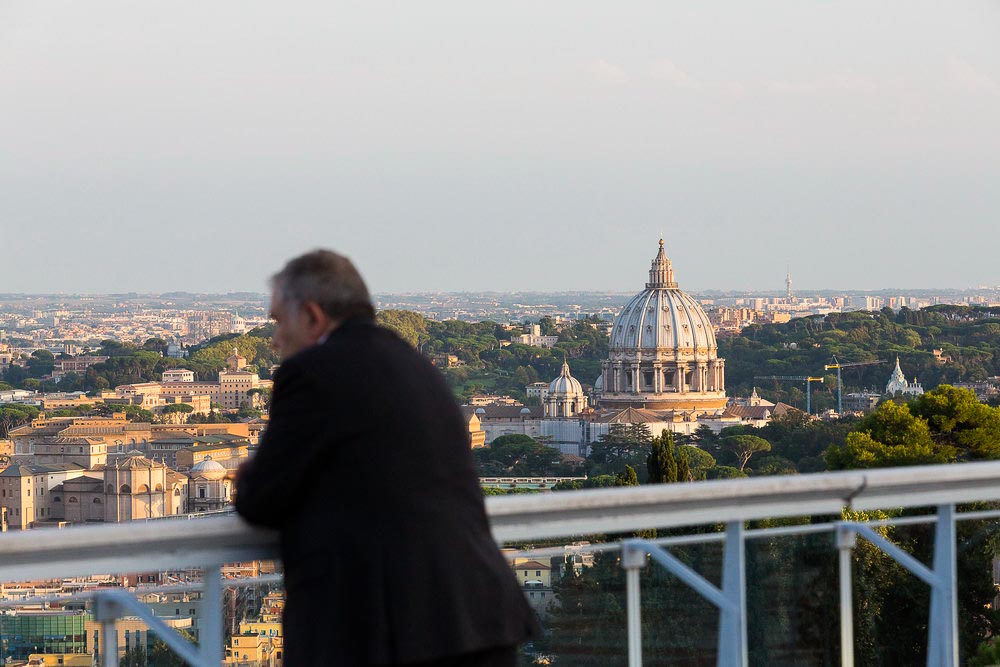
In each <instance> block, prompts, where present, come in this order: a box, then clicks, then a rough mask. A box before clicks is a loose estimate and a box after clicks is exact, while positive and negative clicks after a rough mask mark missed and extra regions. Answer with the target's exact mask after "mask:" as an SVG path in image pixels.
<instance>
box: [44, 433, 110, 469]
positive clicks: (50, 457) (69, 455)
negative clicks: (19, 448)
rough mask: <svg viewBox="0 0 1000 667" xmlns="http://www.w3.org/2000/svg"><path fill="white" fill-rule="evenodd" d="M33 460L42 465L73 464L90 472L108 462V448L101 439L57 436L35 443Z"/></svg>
mask: <svg viewBox="0 0 1000 667" xmlns="http://www.w3.org/2000/svg"><path fill="white" fill-rule="evenodd" d="M32 460H33V462H34V463H40V464H48V463H51V464H63V463H72V464H76V465H79V466H81V467H82V468H86V469H87V470H90V469H92V468H95V467H97V466H99V465H104V464H105V463H106V462H107V460H108V446H107V444H106V443H105V442H104V440H102V439H101V438H94V437H76V438H72V437H63V436H58V435H57V436H54V437H48V438H44V439H43V440H41V441H40V442H37V443H35V451H34V457H33V459H32Z"/></svg>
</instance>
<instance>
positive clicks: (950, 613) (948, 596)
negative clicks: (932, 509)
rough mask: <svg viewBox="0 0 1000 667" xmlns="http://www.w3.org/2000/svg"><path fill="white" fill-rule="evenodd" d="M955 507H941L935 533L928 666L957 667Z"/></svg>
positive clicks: (939, 507)
mask: <svg viewBox="0 0 1000 667" xmlns="http://www.w3.org/2000/svg"><path fill="white" fill-rule="evenodd" d="M955 537H956V534H955V506H954V505H939V506H938V509H937V528H935V530H934V574H935V575H936V576H937V584H936V585H934V586H932V587H931V617H930V622H929V623H928V633H927V634H928V636H927V664H928V665H933V666H935V667H938V666H940V667H955V666H956V665H958V604H957V600H958V588H957V579H958V563H957V556H956V552H957V548H956V541H955Z"/></svg>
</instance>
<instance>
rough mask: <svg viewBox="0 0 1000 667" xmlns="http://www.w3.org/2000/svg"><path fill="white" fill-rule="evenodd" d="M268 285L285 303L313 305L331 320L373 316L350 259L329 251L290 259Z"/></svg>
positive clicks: (309, 253) (359, 277)
mask: <svg viewBox="0 0 1000 667" xmlns="http://www.w3.org/2000/svg"><path fill="white" fill-rule="evenodd" d="M271 286H272V287H273V288H274V291H275V293H276V294H277V295H278V296H279V297H280V298H281V299H282V300H283V301H284V302H285V303H287V304H299V305H302V304H306V303H309V302H310V301H311V302H314V303H316V304H318V305H319V307H320V308H322V309H323V312H325V313H326V314H327V315H328V316H329V317H330V318H332V319H336V320H343V319H347V318H349V317H357V316H368V317H374V315H375V308H374V306H372V300H371V296H369V294H368V288H367V287H366V286H365V281H364V280H362V278H361V274H360V273H358V270H357V269H356V268H354V264H352V263H351V260H349V259H347V258H346V257H344V256H343V255H338V254H337V253H335V252H333V251H330V250H322V249H320V250H313V251H312V252H307V253H306V254H304V255H300V256H299V257H296V258H295V259H292V260H290V261H289V262H288V264H285V267H284V268H283V269H281V271H279V272H278V273H276V274H274V276H273V277H272V278H271Z"/></svg>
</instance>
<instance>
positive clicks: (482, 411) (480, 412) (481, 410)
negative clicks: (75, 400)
mask: <svg viewBox="0 0 1000 667" xmlns="http://www.w3.org/2000/svg"><path fill="white" fill-rule="evenodd" d="M476 414H477V415H480V416H482V415H485V414H486V408H476Z"/></svg>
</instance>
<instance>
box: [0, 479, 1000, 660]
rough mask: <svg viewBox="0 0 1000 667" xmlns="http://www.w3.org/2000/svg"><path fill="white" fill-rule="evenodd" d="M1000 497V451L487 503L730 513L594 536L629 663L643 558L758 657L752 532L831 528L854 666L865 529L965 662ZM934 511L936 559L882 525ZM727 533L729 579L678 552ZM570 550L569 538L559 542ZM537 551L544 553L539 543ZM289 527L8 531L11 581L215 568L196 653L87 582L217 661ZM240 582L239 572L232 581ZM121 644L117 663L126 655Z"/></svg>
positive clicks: (6, 564) (728, 649)
mask: <svg viewBox="0 0 1000 667" xmlns="http://www.w3.org/2000/svg"><path fill="white" fill-rule="evenodd" d="M994 500H1000V462H986V463H966V464H959V465H939V466H920V467H911V468H893V469H881V470H867V471H850V472H838V473H820V474H812V475H798V476H787V477H763V478H753V479H738V480H717V481H709V482H695V483H689V484H666V485H651V486H641V487H626V488H615V489H590V490H583V491H564V492H557V493H546V494H530V495H518V496H504V497H489V498H487V499H486V506H487V511H488V513H489V516H490V521H491V524H492V527H493V532H494V536H495V537H496V538H497V540H498V541H499V542H504V543H525V542H530V541H532V540H539V539H548V538H561V537H573V536H578V535H589V534H595V533H629V532H632V531H636V530H642V529H648V528H678V527H685V526H696V525H703V524H725V526H726V528H725V531H724V532H723V533H716V534H699V535H691V536H680V537H671V538H665V539H661V540H625V541H623V542H621V543H619V544H613V545H608V544H595V545H592V547H591V548H592V550H594V551H599V550H607V549H621V550H622V565H623V567H624V569H625V577H626V593H627V598H628V604H627V611H628V613H627V616H628V626H629V627H628V645H629V664H630V665H633V666H634V665H640V664H641V662H642V657H641V635H640V634H639V632H640V623H639V621H640V618H639V614H640V606H639V600H640V595H641V592H640V590H639V576H638V575H639V570H640V569H641V568H642V567H646V566H647V564H648V563H649V562H650V561H652V562H654V563H656V564H657V565H659V566H662V567H665V568H667V569H668V570H669V571H670V572H672V573H673V574H675V575H676V576H677V577H679V578H680V579H681V580H682V581H684V582H685V583H686V584H688V585H689V586H691V587H692V588H694V589H695V590H696V591H697V592H699V593H700V594H701V595H703V596H704V597H705V598H706V599H708V600H709V601H710V602H712V603H713V604H715V605H716V606H717V607H718V608H719V612H720V614H719V617H720V624H719V640H718V642H719V653H718V663H719V664H720V665H727V666H728V665H735V666H739V665H745V664H746V663H747V638H746V609H745V605H746V574H745V565H744V553H745V542H746V540H748V539H756V538H758V537H770V536H778V535H793V534H804V533H815V532H822V531H829V532H831V533H832V534H834V535H835V537H836V540H835V542H832V546H835V547H836V548H837V549H839V552H840V575H841V578H840V591H841V599H840V621H841V642H842V651H841V654H842V664H844V665H848V666H849V665H853V650H852V649H853V634H852V633H853V621H852V616H851V613H852V611H851V609H852V607H851V599H850V590H851V567H850V566H851V550H852V548H853V546H854V542H855V540H856V538H857V537H858V536H860V537H862V538H863V539H866V540H868V541H870V542H871V543H872V544H874V545H875V546H877V547H879V548H880V549H882V550H883V551H884V552H885V553H886V554H888V555H889V556H891V557H892V558H894V559H895V560H896V561H897V562H899V563H900V564H901V565H903V566H904V567H906V568H907V569H909V570H910V571H911V572H913V573H914V574H915V575H916V576H918V577H919V578H921V579H922V580H923V581H924V582H926V583H927V584H928V585H929V586H930V587H931V599H932V602H931V611H930V624H929V636H928V639H929V645H928V664H929V665H941V666H945V667H953V666H954V665H956V664H957V646H958V636H957V629H956V604H955V595H956V593H955V580H956V574H955V572H956V564H955V552H956V548H955V522H956V521H958V520H963V519H993V518H998V517H1000V512H968V513H964V514H961V513H956V511H955V505H956V504H961V503H969V502H979V501H994ZM912 507H937V514H936V515H928V516H921V517H910V518H908V519H900V520H894V521H888V522H885V521H883V522H872V523H861V522H848V521H834V522H829V523H823V524H819V525H801V526H784V527H779V528H768V529H757V530H746V529H745V526H744V524H745V522H747V521H753V520H760V519H775V518H782V517H805V516H812V515H837V516H839V515H840V513H841V512H842V511H843V510H844V509H850V510H855V511H860V510H872V509H890V508H912ZM918 522H920V523H935V524H936V526H935V549H934V562H933V565H932V566H931V567H927V566H925V565H923V564H921V563H919V562H917V561H916V560H915V559H913V557H912V556H910V555H909V554H907V553H905V552H904V551H902V550H901V549H899V548H898V547H896V546H895V545H893V544H892V543H890V542H888V541H887V540H885V538H883V537H882V536H881V535H880V534H879V533H877V532H876V531H874V530H872V528H871V526H872V525H873V524H875V523H918ZM710 541H721V542H723V544H724V556H723V577H722V587H721V589H720V588H717V587H715V586H714V585H712V584H711V583H709V582H707V581H706V580H704V579H703V578H702V577H701V576H700V575H698V574H697V573H695V572H694V571H692V570H690V569H689V568H687V566H685V565H684V564H683V563H681V562H680V561H678V560H677V559H676V558H674V557H673V556H672V555H671V554H670V552H669V551H667V550H666V549H665V547H667V546H670V545H672V544H681V543H688V544H690V543H697V542H710ZM559 551H560V552H561V549H560V550H559ZM536 553H537V552H536ZM277 556H278V541H277V535H276V534H274V533H272V532H269V531H263V530H259V529H255V528H252V527H250V526H248V525H247V524H245V523H244V522H243V521H242V520H241V519H240V518H239V517H237V516H231V515H230V516H217V517H211V518H206V519H202V520H199V521H197V522H195V523H192V522H190V521H186V520H176V521H171V520H163V521H156V522H137V523H125V524H109V525H98V526H73V527H68V528H65V529H61V530H56V529H49V530H44V529H40V530H33V531H25V532H21V533H7V534H5V535H3V536H2V537H0V581H24V580H31V579H47V578H61V577H67V576H87V575H93V574H101V573H107V572H149V571H156V570H170V569H178V568H180V567H200V568H204V569H205V575H204V582H203V595H204V596H205V606H206V611H207V613H206V614H205V616H204V621H203V626H202V628H201V631H200V633H199V634H200V635H203V637H204V638H203V640H202V641H201V645H200V647H199V649H198V651H197V652H196V651H194V650H193V649H192V648H191V647H190V646H188V648H187V650H185V649H184V648H183V647H179V645H178V644H177V643H176V641H175V638H176V639H177V640H179V637H178V636H177V635H176V634H173V631H172V630H170V629H169V628H166V626H164V627H162V628H161V627H159V625H158V624H157V623H156V619H153V618H152V616H151V615H149V616H150V618H149V619H147V618H146V612H142V610H141V609H140V607H137V606H136V605H139V603H138V602H137V601H136V600H135V598H134V596H131V595H129V594H128V593H126V592H125V591H122V590H111V591H96V592H90V593H88V595H89V596H91V597H93V599H94V601H95V610H96V614H97V618H98V620H99V621H101V622H102V623H104V624H105V632H104V637H105V641H108V642H111V641H114V640H111V639H108V637H116V636H117V633H116V632H114V623H115V620H116V619H117V618H120V617H121V616H122V615H124V614H129V615H140V616H142V617H143V618H144V620H146V621H147V623H149V624H150V628H151V629H152V630H153V631H154V633H156V634H158V635H161V637H162V638H163V639H164V640H165V641H167V643H168V645H170V646H172V647H174V648H178V650H179V652H180V653H181V655H182V657H184V659H185V660H187V661H188V662H189V663H191V664H193V665H213V666H214V665H218V664H219V661H220V660H221V656H222V650H223V647H222V627H221V616H222V614H221V586H222V584H221V578H220V567H221V566H222V565H223V564H225V563H229V562H234V561H245V560H255V559H273V558H277ZM227 583H229V584H231V583H232V582H227ZM112 648H114V647H113V646H111V645H110V644H109V645H108V646H105V647H103V651H102V653H103V656H102V657H103V658H104V660H105V664H106V665H114V664H115V663H116V662H117V652H116V651H112V650H111V649H112Z"/></svg>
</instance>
